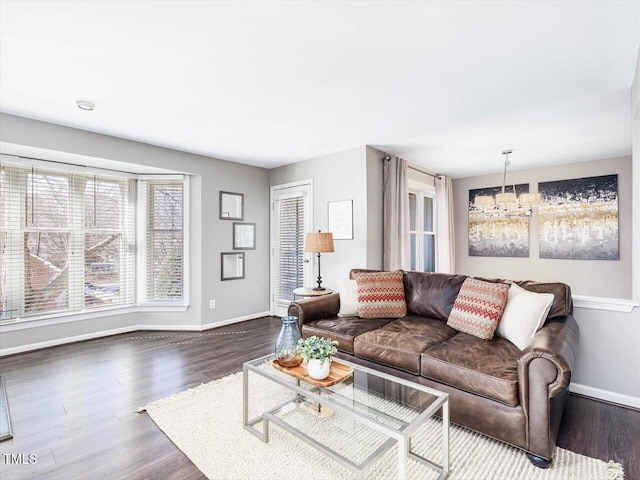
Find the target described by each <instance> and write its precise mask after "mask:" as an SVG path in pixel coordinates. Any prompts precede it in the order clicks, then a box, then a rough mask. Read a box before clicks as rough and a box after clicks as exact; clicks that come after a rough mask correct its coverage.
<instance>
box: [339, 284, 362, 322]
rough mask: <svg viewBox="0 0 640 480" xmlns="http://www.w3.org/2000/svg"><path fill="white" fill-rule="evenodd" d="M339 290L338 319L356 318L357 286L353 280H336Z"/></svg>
mask: <svg viewBox="0 0 640 480" xmlns="http://www.w3.org/2000/svg"><path fill="white" fill-rule="evenodd" d="M338 288H339V289H340V312H338V316H339V317H357V316H358V284H357V282H356V281H355V280H346V279H342V278H341V279H340V280H338Z"/></svg>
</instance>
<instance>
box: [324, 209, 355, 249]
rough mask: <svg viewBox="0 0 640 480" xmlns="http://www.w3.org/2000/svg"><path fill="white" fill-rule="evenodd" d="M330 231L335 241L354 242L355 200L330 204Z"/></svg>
mask: <svg viewBox="0 0 640 480" xmlns="http://www.w3.org/2000/svg"><path fill="white" fill-rule="evenodd" d="M328 208H329V222H328V230H329V231H330V232H331V233H333V239H334V240H353V200H343V201H339V202H329V206H328Z"/></svg>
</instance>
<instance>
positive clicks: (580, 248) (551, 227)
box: [538, 175, 619, 260]
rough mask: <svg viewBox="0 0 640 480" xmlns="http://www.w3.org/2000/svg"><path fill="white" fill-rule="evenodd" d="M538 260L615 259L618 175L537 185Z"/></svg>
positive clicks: (616, 248)
mask: <svg viewBox="0 0 640 480" xmlns="http://www.w3.org/2000/svg"><path fill="white" fill-rule="evenodd" d="M538 190H539V192H540V194H541V195H542V205H541V206H540V209H539V224H540V225H539V232H540V258H568V259H579V260H618V259H619V247H618V175H604V176H601V177H588V178H575V179H571V180H558V181H555V182H544V183H540V185H539V186H538Z"/></svg>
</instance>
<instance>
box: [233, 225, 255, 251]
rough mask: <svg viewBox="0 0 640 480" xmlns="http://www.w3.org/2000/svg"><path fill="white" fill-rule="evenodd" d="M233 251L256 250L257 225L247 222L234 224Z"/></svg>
mask: <svg viewBox="0 0 640 480" xmlns="http://www.w3.org/2000/svg"><path fill="white" fill-rule="evenodd" d="M233 249H234V250H255V249H256V224H255V223H245V222H233Z"/></svg>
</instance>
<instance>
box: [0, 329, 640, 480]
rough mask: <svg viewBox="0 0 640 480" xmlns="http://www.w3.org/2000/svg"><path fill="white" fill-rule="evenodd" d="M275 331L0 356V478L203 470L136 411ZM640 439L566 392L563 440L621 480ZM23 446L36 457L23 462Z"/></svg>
mask: <svg viewBox="0 0 640 480" xmlns="http://www.w3.org/2000/svg"><path fill="white" fill-rule="evenodd" d="M279 330H280V320H279V319H277V318H273V317H266V318H263V319H258V320H252V321H248V322H244V323H240V324H236V325H229V326H226V327H221V328H218V329H215V330H209V331H207V332H204V333H172V332H167V333H165V332H136V333H132V334H123V335H116V336H112V337H107V338H101V339H97V340H90V341H86V342H81V343H75V344H71V345H63V346H59V347H54V348H49V349H46V350H40V351H36V352H30V353H24V354H19V355H14V356H11V357H5V358H0V375H3V377H4V378H5V383H6V388H7V396H8V399H9V407H10V410H11V420H12V424H13V434H14V438H13V439H12V440H8V441H4V442H0V479H2V480H9V479H14V478H17V479H36V478H37V479H48V478H60V479H65V480H66V479H80V478H85V479H112V478H132V479H147V478H148V479H172V478H175V479H199V478H204V477H203V475H202V474H201V473H200V472H199V471H198V469H196V468H195V467H194V466H193V465H192V464H191V462H189V460H187V458H186V457H185V456H184V455H183V454H182V453H181V452H180V451H179V450H178V449H177V448H176V447H175V446H174V445H173V444H172V443H171V442H170V441H169V440H168V439H167V438H166V437H165V435H164V434H163V433H162V432H161V431H160V430H159V429H158V428H157V427H156V425H155V424H154V423H153V421H151V419H150V418H149V417H148V416H147V415H146V414H138V413H135V410H136V409H137V407H141V406H144V405H146V404H147V403H149V402H151V401H153V400H157V399H160V398H163V397H166V396H168V395H171V394H174V393H178V392H180V391H182V390H185V389H187V388H191V387H195V386H197V385H200V384H201V383H205V382H208V381H211V380H214V379H217V378H220V377H223V376H225V375H228V374H230V373H234V372H237V371H239V370H241V368H242V363H243V362H245V361H247V360H250V359H252V358H255V357H258V356H261V355H265V354H267V353H269V352H271V351H272V349H273V345H274V343H275V338H276V337H277V334H278V332H279ZM639 442H640V412H638V411H634V410H630V409H625V408H621V407H617V406H613V405H609V404H606V403H601V402H597V401H594V400H591V399H587V398H584V397H578V396H574V395H571V396H570V397H569V404H568V405H567V409H566V413H565V416H564V419H563V423H562V428H561V431H560V437H559V440H558V444H559V445H560V446H561V447H564V448H567V449H569V450H572V451H574V452H578V453H582V454H585V455H589V456H591V457H596V458H600V459H602V460H609V459H612V460H615V461H617V462H620V463H622V464H623V465H624V466H625V474H626V478H627V479H640V458H639V457H640V449H638V443H639ZM6 454H13V455H14V457H13V459H14V461H15V460H17V459H21V460H22V461H23V462H24V464H15V463H11V462H10V461H9V460H10V457H7V455H6ZM17 454H22V457H17V456H16V455H17ZM29 454H36V456H37V463H35V464H29V457H28V456H29Z"/></svg>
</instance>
